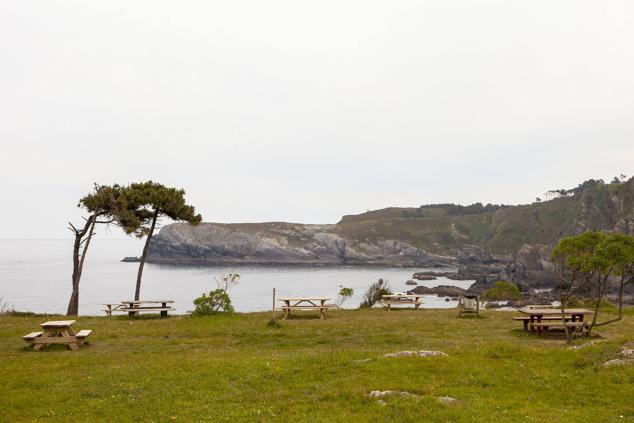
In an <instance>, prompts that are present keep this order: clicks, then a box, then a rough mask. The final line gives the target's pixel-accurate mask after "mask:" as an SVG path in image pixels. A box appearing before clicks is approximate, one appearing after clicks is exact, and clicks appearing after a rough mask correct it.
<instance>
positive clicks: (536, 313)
mask: <svg viewBox="0 0 634 423" xmlns="http://www.w3.org/2000/svg"><path fill="white" fill-rule="evenodd" d="M518 311H519V312H520V313H522V314H526V315H528V316H529V321H528V326H529V328H530V331H531V332H532V333H534V332H535V331H537V334H538V335H541V334H542V332H543V328H547V327H548V326H556V325H557V319H556V318H557V317H561V309H558V308H522V309H520V310H518ZM590 314H594V312H593V311H591V310H587V309H585V308H565V309H564V318H565V319H566V321H571V322H572V323H573V324H572V325H571V326H577V325H578V323H581V324H583V322H584V319H585V317H586V316H587V315H590ZM544 319H546V320H547V321H544V322H542V320H544ZM551 322H552V323H551ZM526 326H527V325H526V324H525V325H524V327H525V328H526Z"/></svg>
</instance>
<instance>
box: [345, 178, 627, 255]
mask: <svg viewBox="0 0 634 423" xmlns="http://www.w3.org/2000/svg"><path fill="white" fill-rule="evenodd" d="M571 191H572V190H571ZM633 198H634V178H633V179H630V180H629V181H628V182H624V183H619V184H604V183H602V184H597V185H594V186H591V187H588V188H585V189H584V190H582V191H579V192H578V193H577V194H574V195H571V196H568V197H561V198H557V199H554V200H551V201H544V202H536V203H533V204H529V205H521V206H490V208H492V209H495V210H493V211H482V212H481V213H471V212H469V210H468V207H463V209H466V210H465V212H464V213H460V212H455V211H454V209H456V208H457V207H461V206H455V205H438V206H422V207H420V208H388V209H383V210H377V211H370V212H367V213H363V214H359V215H351V216H344V217H343V219H341V221H340V222H339V224H338V225H337V229H336V231H337V233H339V234H341V235H343V236H344V237H345V238H347V239H351V240H359V241H361V240H364V241H376V240H379V239H387V238H389V239H399V240H401V241H405V242H408V243H411V244H412V245H414V246H416V247H417V248H420V249H423V250H426V251H430V252H435V253H439V254H454V253H455V252H456V249H459V248H460V247H462V246H463V245H465V244H471V245H478V246H480V247H482V248H484V249H486V250H488V251H490V252H493V253H502V252H509V251H517V250H518V249H519V248H521V247H522V245H524V244H554V243H556V242H557V240H559V239H560V238H561V237H563V236H566V235H571V234H576V233H580V232H584V231H587V230H618V231H621V232H629V233H634V208H633V207H634V201H633ZM486 207H487V206H484V208H486ZM452 211H454V212H453V213H452Z"/></svg>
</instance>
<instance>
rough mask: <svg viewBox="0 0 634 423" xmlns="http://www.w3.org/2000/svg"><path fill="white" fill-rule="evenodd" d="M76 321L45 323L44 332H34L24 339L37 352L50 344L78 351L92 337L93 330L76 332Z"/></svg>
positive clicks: (43, 325)
mask: <svg viewBox="0 0 634 423" xmlns="http://www.w3.org/2000/svg"><path fill="white" fill-rule="evenodd" d="M74 324H75V321H74V320H53V321H50V322H44V323H42V324H41V325H40V326H41V327H42V332H32V333H29V334H28V335H25V336H23V337H22V339H24V340H25V341H26V342H28V343H29V344H30V345H32V346H33V349H34V350H35V351H38V350H40V349H41V348H43V347H46V346H47V345H50V344H66V345H67V346H68V348H69V349H71V350H73V351H75V350H78V349H79V347H80V346H81V345H83V342H84V341H85V340H86V338H88V336H90V334H91V333H92V330H88V329H84V330H80V331H79V332H77V333H76V332H75V330H74V329H73V325H74Z"/></svg>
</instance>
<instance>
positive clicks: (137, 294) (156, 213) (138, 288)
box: [134, 209, 159, 301]
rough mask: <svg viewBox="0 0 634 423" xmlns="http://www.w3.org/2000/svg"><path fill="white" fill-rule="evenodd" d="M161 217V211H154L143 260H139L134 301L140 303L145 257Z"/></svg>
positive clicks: (144, 247) (142, 256)
mask: <svg viewBox="0 0 634 423" xmlns="http://www.w3.org/2000/svg"><path fill="white" fill-rule="evenodd" d="M158 216H159V210H158V209H156V210H154V217H153V218H152V226H150V232H149V233H148V234H147V239H146V240H145V246H143V254H142V255H141V259H140V260H139V273H137V276H136V289H135V291H134V301H139V297H140V296H141V277H142V276H143V267H144V266H145V257H146V256H147V252H148V249H149V247H150V241H151V240H152V235H153V234H154V228H155V227H156V220H157V219H158Z"/></svg>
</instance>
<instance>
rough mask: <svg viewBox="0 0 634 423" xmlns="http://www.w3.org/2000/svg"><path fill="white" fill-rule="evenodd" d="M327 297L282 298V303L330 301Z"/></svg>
mask: <svg viewBox="0 0 634 423" xmlns="http://www.w3.org/2000/svg"><path fill="white" fill-rule="evenodd" d="M328 300H330V298H327V297H298V298H286V297H284V298H280V301H328Z"/></svg>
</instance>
